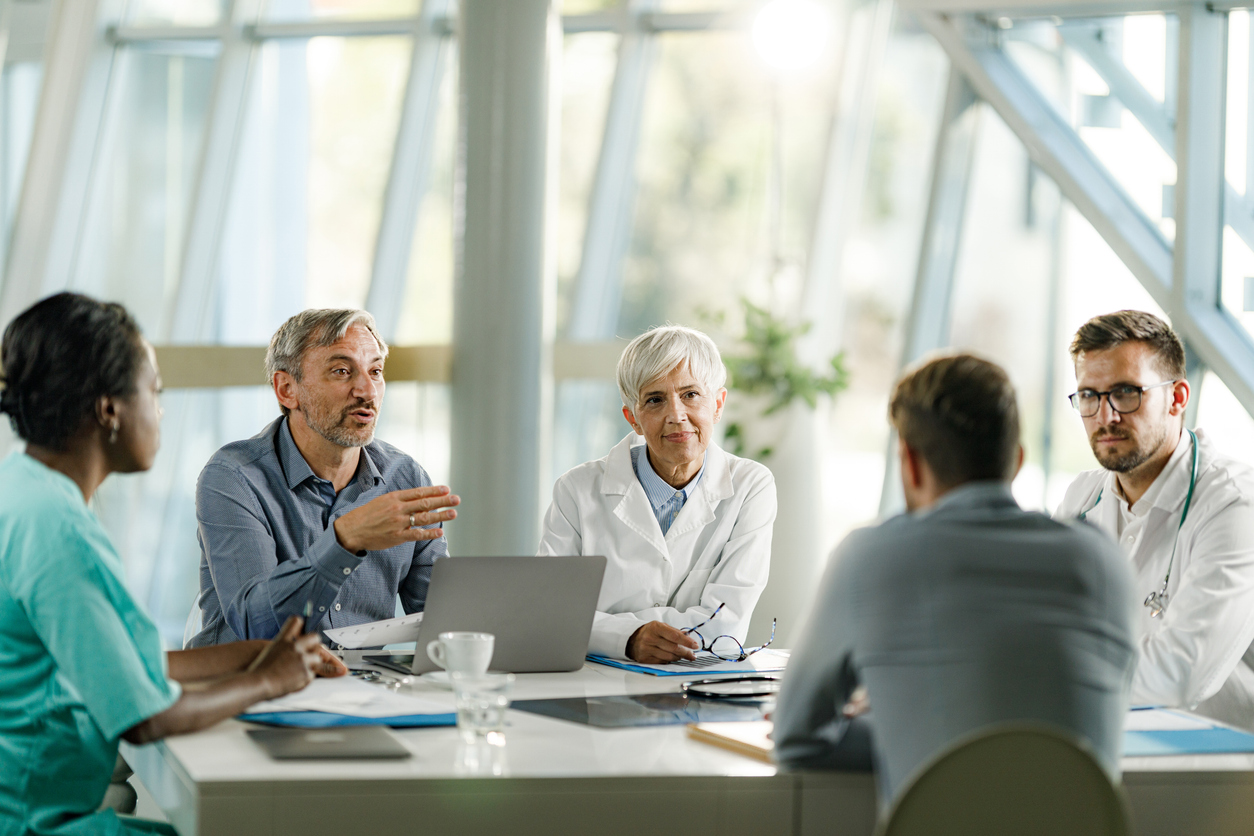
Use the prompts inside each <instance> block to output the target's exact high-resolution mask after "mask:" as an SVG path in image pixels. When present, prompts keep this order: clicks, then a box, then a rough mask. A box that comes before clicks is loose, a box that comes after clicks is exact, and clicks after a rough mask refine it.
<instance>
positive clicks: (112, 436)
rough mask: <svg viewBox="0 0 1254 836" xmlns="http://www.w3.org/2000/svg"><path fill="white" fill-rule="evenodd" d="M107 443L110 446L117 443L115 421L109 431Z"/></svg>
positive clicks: (116, 423)
mask: <svg viewBox="0 0 1254 836" xmlns="http://www.w3.org/2000/svg"><path fill="white" fill-rule="evenodd" d="M109 443H110V444H117V443H118V422H117V421H114V422H113V426H112V427H111V428H110V429H109Z"/></svg>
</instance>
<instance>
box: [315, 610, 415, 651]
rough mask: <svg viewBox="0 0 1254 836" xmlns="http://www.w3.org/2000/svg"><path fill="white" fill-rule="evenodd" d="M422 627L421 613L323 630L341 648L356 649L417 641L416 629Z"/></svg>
mask: <svg viewBox="0 0 1254 836" xmlns="http://www.w3.org/2000/svg"><path fill="white" fill-rule="evenodd" d="M421 626H422V613H420V612H416V613H412V614H410V615H402V616H401V617H400V618H388V619H385V620H383V621H372V622H370V623H369V624H357V625H355V626H353V627H337V628H336V629H334V630H325V631H323V632H325V633H326V635H327V638H328V639H330V640H331V641H333V642H335V643H336V644H338V645H340V646H341V647H347V648H351V649H354V650H355V649H357V648H359V647H383V645H385V644H401V643H403V642H416V641H418V628H419V627H421Z"/></svg>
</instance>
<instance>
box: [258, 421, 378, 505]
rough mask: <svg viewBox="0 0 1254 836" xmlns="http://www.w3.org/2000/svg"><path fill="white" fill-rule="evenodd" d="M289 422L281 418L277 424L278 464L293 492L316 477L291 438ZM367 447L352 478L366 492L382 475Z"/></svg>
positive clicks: (358, 460) (294, 440) (363, 450)
mask: <svg viewBox="0 0 1254 836" xmlns="http://www.w3.org/2000/svg"><path fill="white" fill-rule="evenodd" d="M289 420H290V419H288V418H283V419H282V420H281V421H280V422H279V433H278V436H279V443H278V452H279V464H281V465H282V466H283V475H284V476H286V477H287V486H288V488H290V489H292V490H295V489H296V486H297V485H299V484H301V483H302V482H304V481H305V480H306V479H316V478H318V476H317V474H316V473H314V472H313V469H312V468H310V466H309V462H307V461H305V457H304V456H303V455H301V452H300V448H299V447H297V446H296V439H294V438H292V428H291V427H289V426H288V421H289ZM368 446H369V445H367V447H368ZM367 447H363V448H361V456H360V457H359V458H358V459H357V473H356V474H355V475H354V476H353V479H354V480H356V482H357V483H358V484H359V485H360V486H361V489H362V490H368V489H370V488H372V487H374V486H375V485H377V484H379V483H380V482H382V481H383V474H381V473H380V472H379V468H378V467H376V466H375V463H374V459H372V458H370V454H369V452H368V450H367Z"/></svg>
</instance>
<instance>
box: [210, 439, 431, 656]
mask: <svg viewBox="0 0 1254 836" xmlns="http://www.w3.org/2000/svg"><path fill="white" fill-rule="evenodd" d="M321 481H323V480H320V479H319V478H318V477H317V476H315V475H314V472H313V471H312V470H311V469H310V468H309V464H308V463H307V462H306V461H305V458H304V457H303V456H302V455H301V453H300V450H299V449H298V448H297V447H296V442H295V440H293V438H292V431H291V429H289V428H288V425H287V419H286V418H280V419H279V420H277V421H275V422H274V423H272V424H270V425H269V426H268V427H266V428H265V429H264V430H262V431H261V432H260V433H259V434H257V435H256V436H254V437H252V438H250V439H246V440H244V441H237V442H234V443H232V444H228V445H226V446H225V447H223V448H222V449H221V450H219V451H218V452H217V453H215V454H214V456H213V458H211V459H210V460H209V463H208V464H207V465H205V469H204V470H203V471H201V474H200V479H199V481H198V482H197V484H196V520H197V523H198V532H197V539H198V540H199V542H200V554H201V558H200V608H201V612H202V614H203V618H204V627H203V629H202V630H201V631H200V632H199V633H198V634H197V635H196V636H195V637H194V638H193V639H192V640H191V642H190V644H189V646H191V647H204V646H206V645H212V644H221V643H223V642H229V641H235V640H236V639H268V638H271V637H273V636H274V635H275V634H276V633H278V631H279V628H280V627H281V626H282V625H283V622H284V621H285V620H286V619H287V617H288V616H289V615H300V614H302V613H303V612H304V609H305V606H306V604H307V603H308V604H309V605H311V606H312V611H313V621H314V622H315V625H316V627H317V629H319V630H329V629H331V628H335V627H348V626H351V625H354V624H365V623H367V622H371V621H378V620H380V619H384V618H391V617H392V616H394V615H395V614H396V596H397V594H398V593H399V594H400V598H401V606H402V607H403V608H404V610H405V612H419V611H421V610H422V609H423V606H424V605H425V604H426V600H427V586H428V584H429V583H430V581H431V566H432V564H433V563H434V562H435V561H436V560H438V559H439V558H441V557H445V556H447V555H448V545H447V543H446V541H445V539H444V538H443V537H440V538H439V539H436V540H423V541H419V542H417V543H402V544H400V545H399V546H394V547H393V548H390V549H384V550H381V551H371V552H366V553H365V556H358V555H356V554H354V553H352V552H350V551H347V550H346V549H344V547H343V546H341V545H340V543H339V541H338V540H337V539H336V537H335V528H334V524H335V521H336V520H337V519H339V518H340V517H341V516H343V515H344V514H345V513H347V512H349V511H351V510H353V509H354V508H357V507H360V506H362V505H364V504H366V503H367V502H369V501H370V500H372V499H375V498H376V497H379V496H381V495H383V494H385V493H389V492H391V491H397V490H405V489H409V488H417V487H423V486H426V485H430V484H431V479H430V477H428V476H427V472H426V471H425V470H423V469H422V468H421V467H420V466H419V465H418V463H417V462H415V461H414V460H413V459H412V458H410V457H409V456H407V455H406V454H404V453H402V452H401V451H400V450H398V449H396V448H395V447H393V446H392V445H390V444H387V443H385V442H382V441H378V440H376V441H372V442H371V443H370V444H367V445H366V446H365V447H363V448H362V449H361V460H360V462H359V463H358V465H357V473H356V474H355V475H354V477H353V479H352V481H350V482H349V483H348V485H346V486H345V487H344V488H343V489H342V490H341V491H340V492H339V493H338V494H335V496H334V500H333V501H330V502H328V500H329V499H330V497H329V496H328V495H327V493H326V492H325V490H324V487H323V486H320V485H319V484H318V483H319V482H321ZM332 493H333V491H332Z"/></svg>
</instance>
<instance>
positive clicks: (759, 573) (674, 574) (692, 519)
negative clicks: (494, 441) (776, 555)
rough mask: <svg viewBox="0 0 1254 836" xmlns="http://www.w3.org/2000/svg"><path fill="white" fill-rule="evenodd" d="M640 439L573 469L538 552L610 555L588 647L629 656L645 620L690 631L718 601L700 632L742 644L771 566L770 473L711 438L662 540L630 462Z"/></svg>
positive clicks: (556, 495) (561, 484) (558, 489)
mask: <svg viewBox="0 0 1254 836" xmlns="http://www.w3.org/2000/svg"><path fill="white" fill-rule="evenodd" d="M637 442H638V443H641V444H643V443H644V439H643V438H641V437H639V436H637V435H636V434H635V433H631V434H629V435H628V436H627V437H626V438H624V439H623V440H622V441H620V442H619V443H618V444H617V445H615V447H614V449H612V450H611V451H610V453H609V455H608V456H606V457H605V458H603V459H597V460H596V461H591V462H586V463H584V464H581V465H579V466H578V467H576V468H573V469H572V470H570V471H568V472H567V473H565V474H564V475H563V476H562V477H561V478H560V479H558V480H557V484H556V485H554V486H553V504H552V505H550V506H549V510H548V513H547V514H546V515H545V517H544V533H543V535H542V536H541V539H540V549H539V553H540V554H542V555H544V554H554V555H571V554H587V555H604V556H605V557H606V559H607V561H608V564H607V566H606V568H605V580H604V582H603V583H602V584H601V596H600V598H599V599H598V601H597V614H596V616H595V619H594V621H593V624H592V640H591V643H590V645H589V649H588V652H589V653H599V654H602V655H605V656H611V657H614V658H618V659H624V658H626V650H627V640H628V639H629V638H631V634H632V633H634V632H635V631H636V630H637V629H638V628H639V627H641V626H642V625H644V624H647V623H648V622H650V621H664V622H666V623H667V624H670V625H673V626H675V627H681V628H682V627H691V626H694V625H696V624H698V623H700V622H701V621H704V620H705V619H706V618H707V617H708V616H709V615H710V613H712V612H713V611H714V608H715V607H717V606H718V605H719V604H726V606H725V607H724V608H723V611H722V612H721V613H719V615H718V617H717V618H716V619H715V620H714V621H713V622H711V624H710V625H709V628H708V629H707V628H703V629H702V631H701V632H702V634H704V635H705V637H706V638H707V639H713V638H714V637H715V636H717V635H722V634H728V635H732V636H735V637H736V638H737V639H739V640H740V641H741V642H743V641H744V638H745V633H746V631H747V630H748V629H749V617H750V616H751V615H752V614H753V608H754V606H755V605H756V604H757V602H758V597H759V596H760V595H761V594H762V589H763V588H764V587H765V586H766V578H767V572H768V571H769V569H770V560H771V531H772V527H773V526H774V523H775V479H774V477H773V476H772V475H771V471H769V470H767V469H766V468H765V467H764V466H762V465H761V464H758V463H757V462H755V461H750V460H749V459H742V458H739V457H737V456H733V455H731V454H730V453H727V452H726V451H724V450H722V449H720V448H719V447H718V445H716V444H711V445H710V446H709V447H708V448H707V449H706V453H705V473H704V474H703V475H702V476H701V481H700V482H698V483H697V487H696V488H695V489H694V490H693V492H692V495H691V496H689V497H688V500H687V502H685V503H684V507H683V508H682V509H681V510H680V512H679V515H678V516H677V517H676V518H675V522H674V523H672V524H671V527H670V530H669V531H667V532H666V535H665V537H663V535H662V527H661V526H660V525H659V524H658V521H657V517H655V516H653V508H652V506H650V505H649V499H648V497H647V496H646V495H645V492H644V488H642V487H641V486H640V480H639V479H637V478H636V473H635V470H634V469H633V468H632V466H631V447H632V445H633V444H634V443H637Z"/></svg>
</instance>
